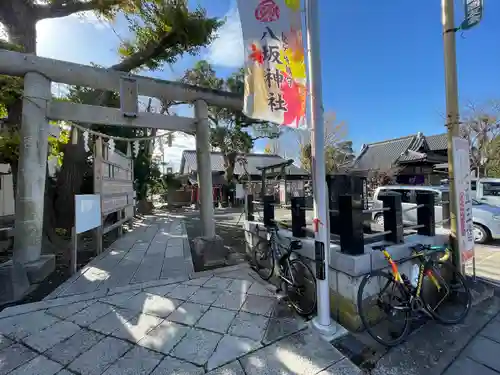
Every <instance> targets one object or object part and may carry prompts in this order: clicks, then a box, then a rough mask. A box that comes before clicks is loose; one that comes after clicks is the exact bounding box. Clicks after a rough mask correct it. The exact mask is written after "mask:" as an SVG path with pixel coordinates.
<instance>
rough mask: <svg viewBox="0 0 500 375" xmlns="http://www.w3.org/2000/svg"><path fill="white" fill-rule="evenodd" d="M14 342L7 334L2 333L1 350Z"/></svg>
mask: <svg viewBox="0 0 500 375" xmlns="http://www.w3.org/2000/svg"><path fill="white" fill-rule="evenodd" d="M13 343H14V342H13V341H12V340H10V339H8V338H7V337H5V336H2V335H0V350H3V349H5V348H6V347H8V346H10V345H12V344H13Z"/></svg>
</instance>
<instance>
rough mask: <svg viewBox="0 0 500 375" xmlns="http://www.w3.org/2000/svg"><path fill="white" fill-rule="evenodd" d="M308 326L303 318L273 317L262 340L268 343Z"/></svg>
mask: <svg viewBox="0 0 500 375" xmlns="http://www.w3.org/2000/svg"><path fill="white" fill-rule="evenodd" d="M306 327H307V324H306V322H305V321H304V320H303V319H300V318H295V319H288V318H278V319H277V318H271V319H269V322H268V323H267V328H266V332H265V334H264V338H263V339H262V342H263V343H264V344H265V345H267V344H270V343H272V342H274V341H276V340H279V339H281V338H283V337H286V336H289V335H291V334H294V333H296V332H298V331H300V330H301V329H304V328H306Z"/></svg>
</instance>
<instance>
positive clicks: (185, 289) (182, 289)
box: [168, 284, 200, 301]
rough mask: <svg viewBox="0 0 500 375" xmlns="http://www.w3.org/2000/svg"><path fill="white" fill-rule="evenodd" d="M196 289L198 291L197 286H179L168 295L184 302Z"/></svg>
mask: <svg viewBox="0 0 500 375" xmlns="http://www.w3.org/2000/svg"><path fill="white" fill-rule="evenodd" d="M198 289H200V287H199V286H197V285H185V284H179V285H177V287H176V288H175V289H173V290H172V291H171V292H170V293H168V296H169V297H173V298H178V299H182V300H184V301H186V300H188V299H189V297H191V296H192V295H193V294H194V293H195V292H196V291H197V290H198Z"/></svg>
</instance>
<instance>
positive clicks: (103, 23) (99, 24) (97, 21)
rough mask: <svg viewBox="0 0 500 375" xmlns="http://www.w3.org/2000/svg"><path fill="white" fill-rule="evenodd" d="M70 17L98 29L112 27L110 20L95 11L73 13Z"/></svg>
mask: <svg viewBox="0 0 500 375" xmlns="http://www.w3.org/2000/svg"><path fill="white" fill-rule="evenodd" d="M69 17H71V18H72V19H74V20H76V21H77V22H79V23H85V24H90V25H92V26H94V27H95V28H96V29H98V30H103V29H111V24H110V23H109V21H108V20H106V19H104V18H103V17H101V16H100V15H99V14H97V13H96V12H93V11H89V12H80V13H73V14H71V15H70V16H69Z"/></svg>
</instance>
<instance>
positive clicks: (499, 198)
mask: <svg viewBox="0 0 500 375" xmlns="http://www.w3.org/2000/svg"><path fill="white" fill-rule="evenodd" d="M442 183H443V186H447V185H448V180H442ZM470 188H471V191H472V197H473V198H475V199H476V200H478V201H480V202H483V203H488V204H491V205H493V206H500V178H472V179H471V183H470Z"/></svg>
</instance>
